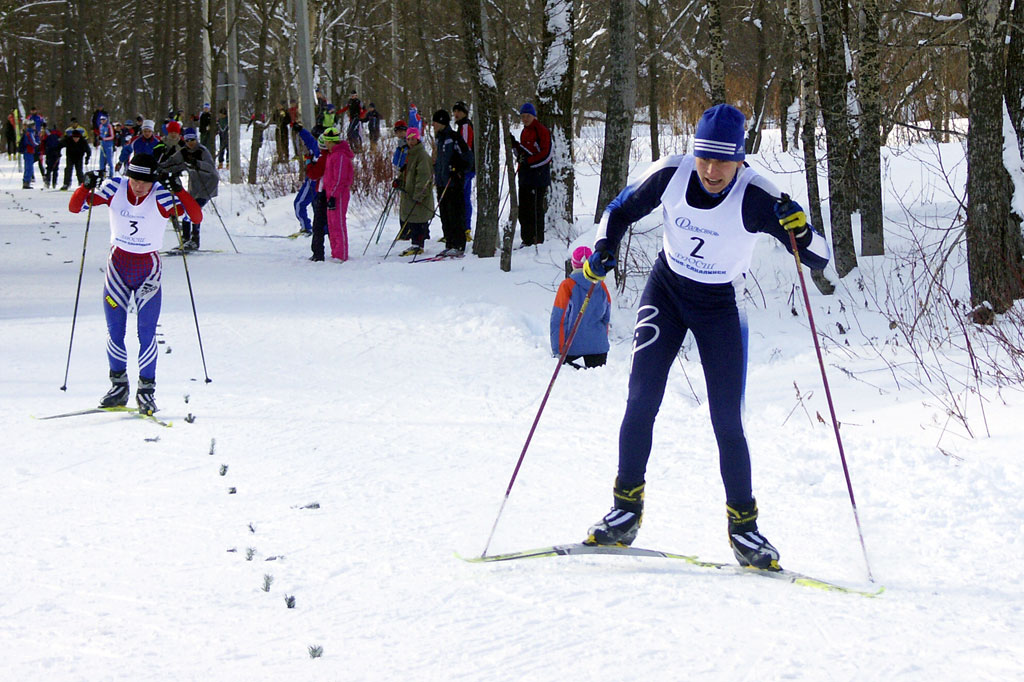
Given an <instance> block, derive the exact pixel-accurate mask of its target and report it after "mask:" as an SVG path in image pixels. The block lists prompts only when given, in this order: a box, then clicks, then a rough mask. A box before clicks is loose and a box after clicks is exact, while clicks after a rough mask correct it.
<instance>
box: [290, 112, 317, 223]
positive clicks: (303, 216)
mask: <svg viewBox="0 0 1024 682" xmlns="http://www.w3.org/2000/svg"><path fill="white" fill-rule="evenodd" d="M292 130H293V131H294V132H296V133H298V136H299V139H300V140H302V143H303V144H304V145H306V151H305V153H304V154H303V158H304V159H305V164H304V165H305V166H307V167H308V166H309V165H310V164H313V163H316V160H317V159H319V158H320V147H319V145H318V144H317V141H316V138H315V137H313V133H311V132H309V131H308V130H306V129H305V127H303V125H302V124H301V123H299V122H298V121H296V122H295V123H293V124H292ZM302 178H303V180H302V186H301V187H299V191H298V193H297V194H296V195H295V200H294V201H293V202H292V207H293V208H294V209H295V217H296V218H298V220H299V231H300V232H302V234H304V235H306V236H310V235H312V234H313V224H312V223H311V222H310V221H309V205H310V204H311V203H313V198H314V197H316V183H317V181H316V180H313V179H311V178H310V177H309V176H307V175H306V173H303V174H302Z"/></svg>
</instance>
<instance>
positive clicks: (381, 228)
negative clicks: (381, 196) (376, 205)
mask: <svg viewBox="0 0 1024 682" xmlns="http://www.w3.org/2000/svg"><path fill="white" fill-rule="evenodd" d="M397 194H398V188H397V187H392V188H391V196H390V197H388V203H387V206H386V210H385V211H384V215H383V216H382V218H381V221H380V226H379V227H378V228H377V238H376V240H374V243H375V244H380V238H381V235H383V234H384V224H385V223H386V222H387V214H388V212H389V211H390V210H391V205H392V204H394V203H395V195H397Z"/></svg>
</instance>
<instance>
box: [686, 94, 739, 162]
mask: <svg viewBox="0 0 1024 682" xmlns="http://www.w3.org/2000/svg"><path fill="white" fill-rule="evenodd" d="M745 125H746V118H745V117H744V116H743V112H741V111H740V110H739V109H737V108H736V107H734V106H730V105H728V104H716V105H715V106H713V107H711V108H710V109H708V110H707V111H705V112H704V115H703V116H701V117H700V122H699V123H698V124H697V131H696V132H695V133H694V134H693V155H694V156H696V157H697V158H699V159H718V160H720V161H742V160H743V158H744V156H745V150H744V136H745V132H744V128H745Z"/></svg>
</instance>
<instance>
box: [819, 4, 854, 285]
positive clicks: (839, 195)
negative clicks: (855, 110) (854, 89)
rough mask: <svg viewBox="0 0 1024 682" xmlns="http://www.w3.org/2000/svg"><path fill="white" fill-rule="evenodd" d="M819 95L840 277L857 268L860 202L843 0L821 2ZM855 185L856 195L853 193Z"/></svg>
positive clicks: (833, 247)
mask: <svg viewBox="0 0 1024 682" xmlns="http://www.w3.org/2000/svg"><path fill="white" fill-rule="evenodd" d="M820 21H821V26H822V32H821V36H820V40H819V50H818V92H819V97H820V99H821V113H822V116H823V118H824V120H825V141H826V144H827V145H828V190H829V197H830V201H829V218H830V222H831V224H832V249H833V253H834V255H835V258H834V263H835V268H836V271H837V272H838V273H839V276H840V277H845V276H846V275H848V274H850V272H851V271H852V270H853V269H854V268H856V267H857V253H856V250H855V249H854V245H853V225H852V221H851V218H850V215H851V213H853V209H854V204H855V201H856V184H855V183H854V182H852V181H853V180H855V176H853V175H852V171H853V148H854V145H853V144H852V136H851V134H850V119H849V113H848V111H847V92H846V84H847V72H846V50H845V41H844V24H843V11H842V0H821V16H820ZM851 185H852V187H853V191H851Z"/></svg>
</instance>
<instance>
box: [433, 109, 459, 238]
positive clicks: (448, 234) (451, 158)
mask: <svg viewBox="0 0 1024 682" xmlns="http://www.w3.org/2000/svg"><path fill="white" fill-rule="evenodd" d="M450 123H451V116H449V114H448V112H447V111H446V110H444V109H438V110H437V111H436V112H434V116H433V118H432V125H433V126H434V138H435V140H436V145H437V146H436V149H435V153H436V154H437V156H436V159H435V161H434V184H435V185H436V187H437V197H438V199H437V205H438V215H439V216H440V217H441V230H442V231H443V232H444V241H445V246H446V247H448V248H446V249H445V250H444V251H442V252H441V255H443V256H450V257H459V256H462V255H464V254H465V251H466V221H465V218H464V217H463V211H464V210H465V204H464V203H463V196H462V188H463V182H462V181H463V177H464V174H465V170H466V167H467V163H466V159H465V157H464V156H463V154H462V151H461V147H460V145H459V137H458V134H457V133H456V132H455V131H454V130H452V128H451V126H450V125H449V124H450Z"/></svg>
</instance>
